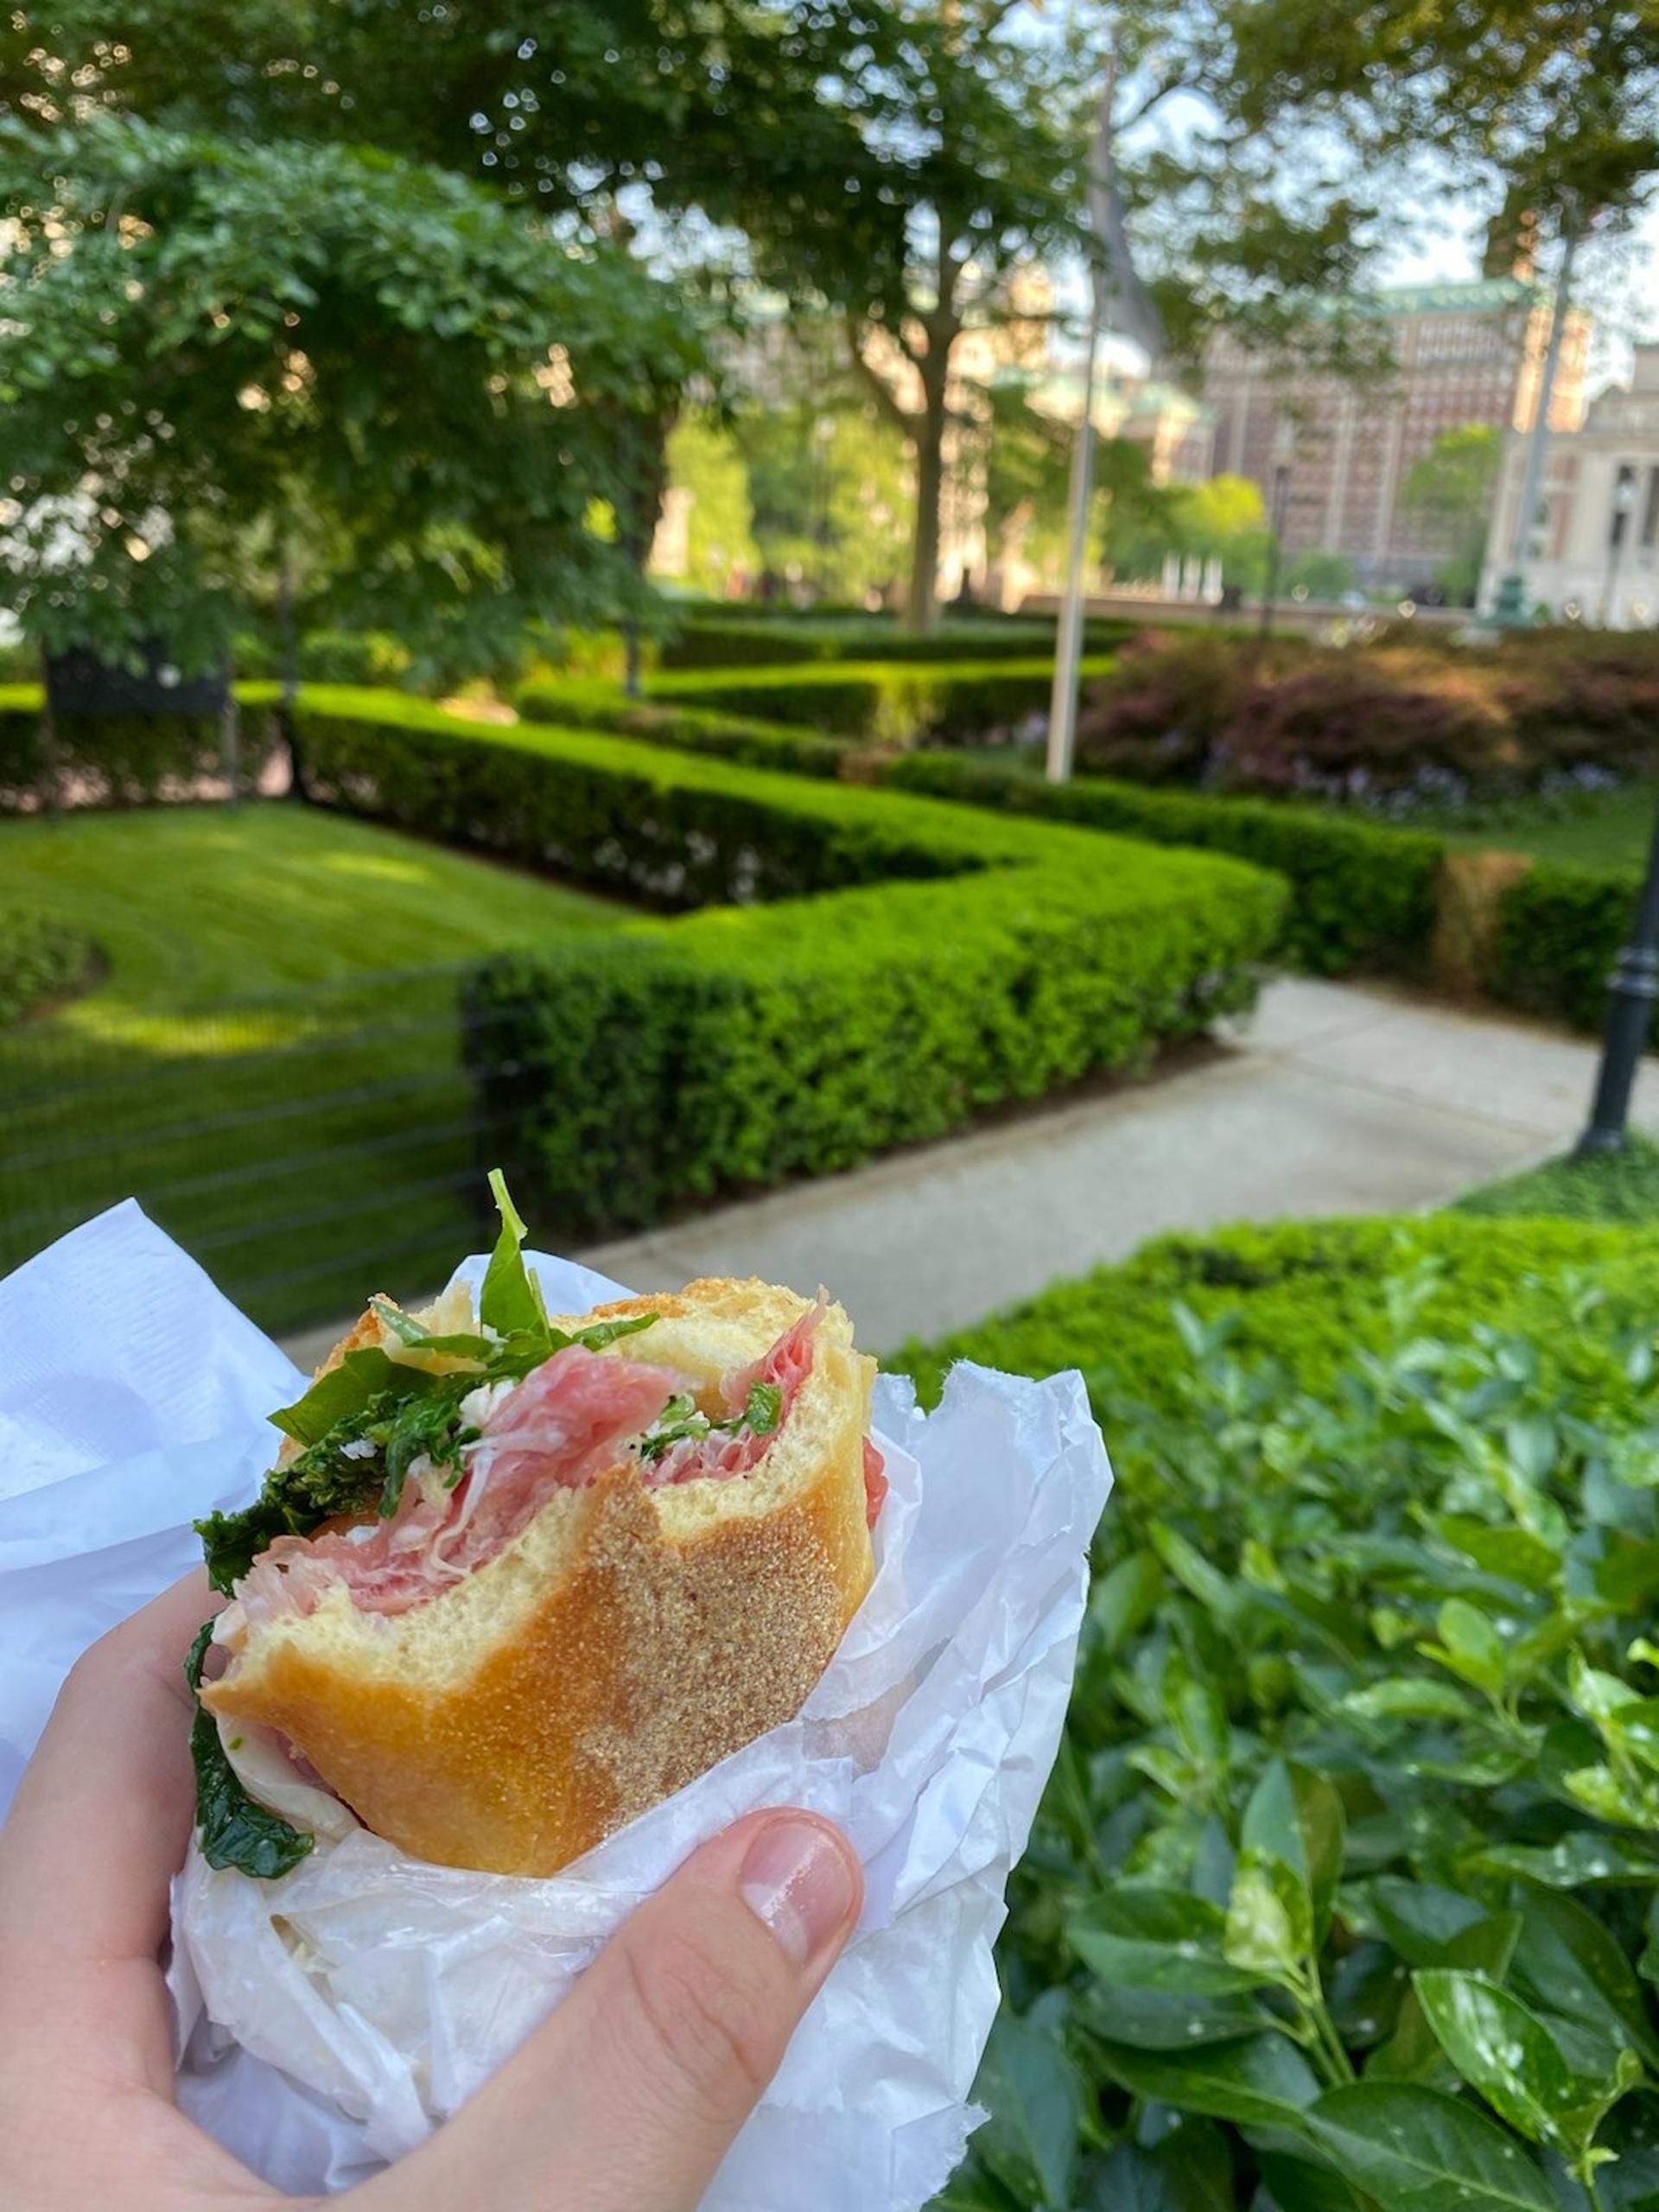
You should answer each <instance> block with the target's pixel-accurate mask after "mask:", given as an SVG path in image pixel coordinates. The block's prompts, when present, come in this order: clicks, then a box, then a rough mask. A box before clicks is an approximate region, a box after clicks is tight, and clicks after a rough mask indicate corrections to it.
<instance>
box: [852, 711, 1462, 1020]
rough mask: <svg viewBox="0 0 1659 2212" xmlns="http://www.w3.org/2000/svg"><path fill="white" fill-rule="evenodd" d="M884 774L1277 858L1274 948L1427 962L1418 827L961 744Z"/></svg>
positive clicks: (1438, 844)
mask: <svg viewBox="0 0 1659 2212" xmlns="http://www.w3.org/2000/svg"><path fill="white" fill-rule="evenodd" d="M882 776H883V780H884V781H885V782H887V783H888V784H890V785H899V786H901V787H902V788H903V789H905V790H906V791H931V792H934V793H935V794H937V795H938V797H940V798H959V799H967V800H969V801H971V802H972V803H973V804H976V805H979V806H994V807H995V808H996V809H997V810H999V811H1000V812H1019V813H1026V814H1039V815H1044V816H1047V817H1051V818H1052V819H1056V820H1060V821H1065V822H1080V823H1088V824H1089V825H1090V827H1091V828H1094V829H1107V830H1112V831H1116V832H1118V833H1120V834H1122V836H1129V837H1144V838H1147V839H1148V840H1150V841H1151V842H1153V843H1154V844H1160V845H1189V846H1201V847H1204V848H1205V849H1208V850H1210V851H1212V852H1221V853H1230V854H1232V855H1235V856H1236V858H1238V859H1240V860H1248V861H1255V862H1257V863H1258V865H1260V866H1261V867H1263V868H1274V869H1275V870H1276V871H1277V872H1278V873H1279V874H1281V875H1283V876H1287V877H1288V879H1289V880H1290V883H1291V886H1292V890H1293V896H1292V899H1291V903H1290V906H1289V907H1288V909H1287V913H1286V917H1285V936H1284V941H1283V944H1282V945H1281V948H1280V949H1281V952H1282V954H1283V957H1285V958H1286V959H1287V960H1288V961H1290V962H1291V963H1294V965H1295V966H1296V967H1299V968H1301V969H1306V970H1307V971H1308V972H1309V973H1311V974H1313V975H1316V976H1341V975H1346V974H1348V973H1349V972H1350V971H1351V970H1352V969H1370V970H1372V971H1374V972H1376V973H1379V974H1384V975H1404V976H1411V975H1417V974H1421V972H1422V969H1423V968H1424V966H1425V964H1426V963H1427V953H1428V944H1429V939H1430V937H1431V935H1432V933H1433V927H1434V917H1435V885H1436V879H1437V877H1438V875H1439V873H1440V863H1441V861H1442V859H1443V857H1444V855H1445V852H1446V847H1445V845H1444V843H1443V842H1442V841H1441V840H1440V838H1438V837H1433V836H1427V835H1426V834H1424V833H1423V832H1422V831H1420V830H1406V829H1387V828H1383V826H1381V825H1379V824H1377V823H1369V822H1365V821H1362V820H1359V819H1357V818H1356V817H1343V816H1340V815H1337V814H1333V813H1330V812H1326V811H1323V810H1320V809H1319V808H1316V807H1299V806H1293V805H1289V804H1281V803H1280V802H1278V801H1274V800H1271V799H1236V798H1202V797H1200V796H1198V794H1197V793H1193V792H1187V791H1154V790H1152V789H1150V788H1148V787H1147V786H1146V785H1140V784H1120V783H1109V782H1107V781H1106V780H1105V779H1103V778H1099V777H1094V776H1089V777H1078V778H1077V779H1075V780H1074V781H1073V782H1071V783H1070V784H1058V785H1057V784H1049V783H1045V782H1044V781H1042V780H1041V779H1040V778H1039V777H1037V776H1035V775H1033V774H1032V773H1031V772H1029V771H1028V770H1024V769H1021V768H1020V767H1019V766H1015V765H1013V764H1010V763H1007V762H1003V761H997V760H984V759H976V758H975V757H974V756H972V755H965V756H964V755H963V754H959V753H942V752H940V753H906V754H904V755H902V756H901V757H899V758H898V759H895V760H891V761H888V762H887V763H885V764H884V765H883V769H882Z"/></svg>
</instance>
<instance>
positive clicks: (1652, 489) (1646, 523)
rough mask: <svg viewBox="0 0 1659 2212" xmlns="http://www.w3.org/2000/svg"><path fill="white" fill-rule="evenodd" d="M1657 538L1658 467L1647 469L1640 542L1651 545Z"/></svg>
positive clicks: (1658, 535)
mask: <svg viewBox="0 0 1659 2212" xmlns="http://www.w3.org/2000/svg"><path fill="white" fill-rule="evenodd" d="M1656 538H1659V467H1655V468H1650V469H1649V471H1648V497H1647V504H1646V505H1644V506H1643V510H1642V543H1643V545H1651V544H1652V543H1654V541H1655V539H1656Z"/></svg>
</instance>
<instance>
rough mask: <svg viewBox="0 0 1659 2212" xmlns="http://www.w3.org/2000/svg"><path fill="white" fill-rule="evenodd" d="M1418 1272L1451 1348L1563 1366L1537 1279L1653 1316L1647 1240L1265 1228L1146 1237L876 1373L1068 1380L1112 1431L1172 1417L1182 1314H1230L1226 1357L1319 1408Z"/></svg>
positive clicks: (1480, 1223)
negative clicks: (1125, 1418)
mask: <svg viewBox="0 0 1659 2212" xmlns="http://www.w3.org/2000/svg"><path fill="white" fill-rule="evenodd" d="M1423 1262H1431V1263H1432V1265H1433V1280H1432V1282H1431V1284H1430V1285H1429V1286H1428V1287H1427V1291H1426V1295H1425V1296H1424V1298H1423V1300H1422V1302H1421V1305H1420V1306H1417V1307H1416V1308H1415V1310H1414V1318H1415V1323H1416V1325H1417V1329H1418V1332H1419V1333H1420V1334H1421V1337H1422V1338H1424V1339H1425V1340H1426V1341H1427V1340H1429V1339H1432V1338H1434V1337H1436V1336H1440V1335H1448V1336H1461V1335H1463V1334H1465V1332H1467V1329H1468V1326H1469V1323H1470V1320H1471V1317H1477V1318H1478V1319H1479V1320H1480V1322H1481V1323H1482V1324H1484V1325H1489V1326H1491V1327H1493V1328H1502V1329H1506V1330H1516V1331H1518V1332H1521V1333H1522V1334H1529V1333H1535V1334H1536V1335H1537V1336H1538V1338H1539V1341H1540V1343H1541V1344H1545V1345H1549V1346H1551V1347H1553V1349H1554V1353H1555V1355H1556V1356H1557V1357H1560V1358H1561V1359H1562V1360H1563V1361H1564V1362H1566V1363H1569V1364H1570V1363H1571V1361H1572V1359H1573V1344H1572V1342H1571V1341H1569V1340H1567V1339H1564V1338H1561V1336H1560V1330H1559V1326H1558V1325H1556V1323H1555V1322H1554V1320H1553V1319H1552V1321H1551V1323H1550V1325H1549V1327H1548V1330H1543V1329H1537V1330H1535V1329H1534V1327H1533V1323H1534V1322H1535V1319H1536V1318H1537V1317H1539V1316H1541V1315H1542V1314H1544V1313H1551V1314H1553V1313H1554V1293H1553V1290H1552V1288H1551V1287H1550V1286H1549V1285H1548V1282H1546V1281H1545V1280H1544V1278H1545V1277H1547V1276H1548V1274H1550V1273H1551V1272H1552V1271H1554V1272H1555V1273H1557V1274H1559V1272H1560V1270H1561V1269H1563V1268H1577V1269H1580V1270H1582V1271H1583V1272H1584V1274H1586V1279H1589V1280H1593V1281H1594V1283H1595V1285H1596V1287H1597V1289H1598V1290H1599V1292H1600V1293H1601V1294H1603V1295H1604V1296H1605V1298H1606V1299H1607V1300H1611V1301H1613V1302H1615V1303H1618V1304H1621V1305H1622V1304H1625V1303H1629V1304H1630V1306H1631V1307H1632V1308H1633V1316H1634V1315H1639V1316H1641V1317H1642V1319H1643V1321H1644V1323H1645V1324H1646V1325H1647V1326H1648V1327H1649V1328H1650V1327H1651V1325H1652V1319H1653V1316H1654V1314H1655V1313H1659V1229H1631V1228H1630V1227H1627V1226H1624V1225H1622V1224H1621V1225H1618V1226H1604V1225H1603V1224H1599V1223H1588V1222H1583V1221H1564V1220H1559V1221H1558V1220H1537V1219H1519V1220H1516V1219H1497V1220H1492V1219H1489V1218H1484V1217H1480V1216H1478V1215H1475V1214H1466V1213H1438V1214H1427V1215H1420V1216H1413V1217H1407V1218H1405V1219H1403V1220H1402V1219H1395V1218H1390V1217H1374V1218H1370V1219H1365V1220H1345V1219H1344V1220H1324V1221H1290V1222H1275V1223H1272V1224H1267V1225H1264V1226H1260V1227H1257V1226H1248V1227H1243V1228H1235V1229H1223V1230H1212V1231H1211V1232H1209V1233H1208V1234H1206V1235H1202V1236H1194V1235H1191V1234H1180V1235H1177V1236H1160V1237H1157V1238H1154V1240H1153V1242H1152V1243H1148V1244H1144V1245H1142V1246H1141V1249H1140V1250H1139V1251H1138V1252H1137V1253H1135V1255H1134V1257H1133V1258H1131V1259H1128V1260H1126V1261H1123V1262H1119V1263H1118V1264H1116V1265H1115V1266H1109V1267H1102V1268H1096V1269H1094V1271H1093V1272H1092V1273H1091V1274H1087V1275H1083V1276H1080V1277H1078V1278H1077V1280H1076V1281H1067V1282H1058V1283H1055V1284H1054V1285H1052V1287H1051V1288H1049V1289H1047V1290H1046V1291H1043V1292H1042V1293H1040V1294H1039V1296H1037V1297H1035V1298H1032V1299H1027V1300H1024V1301H1023V1302H1022V1303H1021V1304H1019V1305H1016V1306H1008V1307H1007V1308H1005V1309H1004V1311H1003V1312H1001V1313H993V1314H991V1315H990V1316H989V1317H988V1319H985V1320H983V1321H980V1322H976V1324H975V1325H973V1326H972V1327H971V1328H967V1329H960V1330H957V1331H956V1332H954V1333H953V1334H952V1335H950V1336H947V1337H942V1338H938V1341H937V1342H935V1343H931V1344H924V1343H922V1342H920V1341H919V1340H918V1339H916V1338H912V1340H911V1341H910V1342H909V1343H908V1344H904V1345H902V1346H901V1347H900V1348H899V1350H898V1351H895V1352H893V1353H890V1354H887V1355H885V1356H884V1357H883V1359H882V1365H883V1366H884V1367H888V1368H897V1369H899V1370H902V1371H903V1372H905V1373H906V1374H910V1375H913V1376H915V1377H916V1382H917V1389H918V1393H919V1395H921V1397H922V1398H923V1400H924V1401H925V1402H926V1403H928V1404H932V1403H933V1402H935V1401H936V1400H937V1398H938V1394H939V1391H940V1389H941V1388H942V1387H943V1385H944V1377H945V1375H946V1373H947V1372H948V1370H950V1367H951V1365H952V1364H953V1363H955V1362H956V1361H957V1360H958V1359H971V1360H977V1361H979V1362H980V1363H982V1364H983V1365H985V1366H988V1367H1001V1368H1006V1369H1007V1370H1009V1371H1010V1372H1012V1373H1014V1374H1016V1375H1052V1374H1054V1373H1056V1372H1057V1371H1058V1370H1060V1369H1062V1368H1068V1367H1076V1368H1078V1369H1080V1370H1082V1372H1083V1376H1084V1381H1085V1382H1086V1383H1087V1384H1088V1386H1089V1394H1090V1399H1091V1400H1092V1402H1093V1403H1094V1406H1095V1408H1096V1412H1097V1413H1098V1414H1100V1416H1101V1419H1102V1420H1103V1421H1105V1422H1107V1423H1112V1422H1113V1421H1116V1419H1118V1418H1120V1417H1121V1416H1122V1414H1123V1413H1124V1411H1125V1410H1126V1409H1127V1408H1130V1407H1134V1406H1152V1407H1156V1408H1160V1410H1163V1411H1166V1412H1169V1413H1178V1412H1179V1410H1180V1406H1181V1391H1182V1388H1183V1383H1184V1379H1185V1372H1186V1370H1187V1367H1188V1362H1189V1353H1188V1349H1187V1347H1186V1345H1185V1344H1184V1342H1183V1336H1182V1330H1181V1326H1180V1323H1179V1319H1178V1318H1177V1314H1176V1311H1175V1308H1176V1306H1177V1305H1178V1304H1179V1306H1183V1307H1185V1309H1186V1311H1187V1312H1188V1313H1191V1314H1192V1315H1193V1316H1194V1317H1195V1318H1196V1319H1197V1320H1198V1321H1199V1322H1200V1323H1204V1324H1209V1323H1212V1322H1215V1321H1217V1320H1219V1319H1221V1318H1222V1317H1223V1316H1224V1315H1229V1316H1232V1317H1234V1319H1233V1327H1232V1332H1231V1333H1230V1336H1229V1338H1228V1345H1229V1349H1230V1351H1233V1352H1234V1353H1236V1355H1237V1357H1240V1358H1241V1359H1248V1358H1250V1357H1265V1358H1271V1359H1272V1360H1274V1362H1275V1363H1277V1364H1278V1365H1279V1366H1280V1367H1281V1368H1282V1369H1283V1370H1284V1372H1285V1376H1286V1389H1287V1394H1288V1393H1289V1392H1291V1391H1297V1390H1303V1391H1306V1392H1308V1393H1309V1394H1311V1395H1317V1396H1323V1395H1328V1394H1332V1393H1336V1392H1339V1391H1340V1389H1341V1387H1342V1379H1343V1377H1344V1375H1348V1374H1351V1373H1352V1372H1353V1370H1355V1368H1356V1367H1357V1365H1358V1364H1359V1363H1361V1362H1362V1361H1363V1357H1364V1355H1365V1353H1366V1352H1367V1351H1373V1350H1375V1349H1376V1346H1377V1345H1378V1344H1381V1343H1382V1342H1383V1341H1384V1340H1385V1338H1387V1336H1388V1334H1389V1332H1390V1330H1391V1328H1392V1326H1393V1323H1392V1319H1391V1317H1390V1316H1389V1314H1388V1313H1386V1312H1385V1311H1384V1310H1383V1300H1382V1299H1381V1296H1380V1290H1381V1286H1382V1285H1383V1283H1384V1282H1386V1281H1388V1280H1389V1278H1390V1277H1393V1276H1398V1275H1402V1274H1406V1273H1408V1272H1409V1271H1410V1270H1411V1269H1412V1268H1415V1267H1417V1266H1419V1265H1421V1263H1423Z"/></svg>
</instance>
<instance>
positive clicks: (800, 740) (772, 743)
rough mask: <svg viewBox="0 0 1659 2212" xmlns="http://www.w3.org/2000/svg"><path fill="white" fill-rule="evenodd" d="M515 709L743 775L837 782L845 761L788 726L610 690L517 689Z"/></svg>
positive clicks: (844, 748) (840, 745)
mask: <svg viewBox="0 0 1659 2212" xmlns="http://www.w3.org/2000/svg"><path fill="white" fill-rule="evenodd" d="M516 703H517V705H518V712H519V713H520V714H521V715H523V716H524V719H525V721H532V722H553V723H556V725H558V726H559V727H560V728H564V729H598V730H609V731H611V732H612V733H613V734H614V735H616V736H618V737H638V738H643V739H644V740H645V742H646V743H647V744H650V745H667V746H671V747H674V748H675V749H676V750H677V751H678V752H682V753H711V754H712V755H713V756H714V757H715V759H716V760H741V761H742V762H744V763H745V764H746V765H747V766H749V767H751V768H777V769H779V770H782V771H784V772H787V773H792V774H795V775H798V776H828V777H832V778H833V777H836V776H839V775H840V773H841V772H842V764H843V763H844V762H845V760H846V759H847V753H848V742H847V741H846V740H845V739H844V738H838V737H823V736H821V735H820V734H818V733H817V731H816V730H806V729H800V728H796V727H794V726H793V725H791V723H788V722H767V721H760V720H758V719H757V718H756V717H754V716H753V715H734V714H721V713H720V712H718V711H710V710H705V709H698V708H696V707H676V706H672V705H668V704H665V703H664V702H652V701H650V700H645V699H629V698H626V697H625V696H623V694H622V693H621V692H620V690H618V689H617V687H616V686H615V685H614V684H611V683H582V682H579V681H572V682H567V683H525V684H522V685H521V686H520V687H519V690H518V696H517V701H516Z"/></svg>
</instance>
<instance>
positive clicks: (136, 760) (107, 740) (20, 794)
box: [0, 683, 279, 814]
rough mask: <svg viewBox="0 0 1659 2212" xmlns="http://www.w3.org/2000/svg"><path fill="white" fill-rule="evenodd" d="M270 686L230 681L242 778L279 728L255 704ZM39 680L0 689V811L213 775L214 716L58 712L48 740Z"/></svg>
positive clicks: (130, 800) (102, 797)
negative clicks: (237, 711)
mask: <svg viewBox="0 0 1659 2212" xmlns="http://www.w3.org/2000/svg"><path fill="white" fill-rule="evenodd" d="M238 696H239V697H240V698H241V700H242V702H243V706H244V714H243V725H242V728H243V748H242V762H243V771H244V774H245V776H246V777H248V778H250V779H251V778H252V777H254V776H256V775H257V773H258V771H259V769H260V767H261V766H262V765H263V763H264V759H265V757H266V755H267V754H268V753H269V751H270V747H271V746H272V745H273V744H275V743H276V741H277V736H278V734H279V733H278V732H277V730H276V729H275V728H274V727H273V726H272V725H271V722H270V716H269V715H267V714H265V713H264V711H263V709H264V707H265V706H266V705H267V704H268V703H269V702H270V696H272V692H271V690H270V688H265V689H263V690H262V689H261V688H260V687H258V686H253V685H250V686H245V687H238ZM41 709H42V694H41V688H40V686H39V685H38V684H33V683H27V684H8V685H5V686H3V687H0V814H7V813H25V812H33V811H35V810H37V809H38V808H41V807H43V806H65V805H80V806H84V805H100V806H142V805H146V804H149V802H150V801H152V800H154V799H157V798H168V797H169V796H174V795H175V794H181V793H183V794H186V795H188V790H189V788H190V787H191V786H192V785H195V784H196V783H198V782H200V780H201V779H205V778H217V777H218V776H219V772H220V769H221V766H222V760H221V756H220V751H219V721H218V717H217V716H216V715H143V714H124V715H59V716H58V717H57V719H56V721H55V722H54V725H53V728H52V731H51V734H50V739H49V741H48V733H47V729H46V726H45V722H44V719H43V716H42V711H41Z"/></svg>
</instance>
